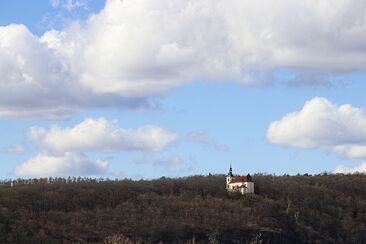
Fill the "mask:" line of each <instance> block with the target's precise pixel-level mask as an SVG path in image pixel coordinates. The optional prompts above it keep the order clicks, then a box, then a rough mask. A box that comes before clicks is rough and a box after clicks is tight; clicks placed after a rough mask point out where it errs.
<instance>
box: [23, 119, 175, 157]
mask: <svg viewBox="0 0 366 244" xmlns="http://www.w3.org/2000/svg"><path fill="white" fill-rule="evenodd" d="M27 138H28V139H29V140H30V141H32V142H33V143H34V144H35V145H37V146H38V147H39V148H41V149H44V150H48V151H53V152H60V151H61V152H64V151H114V152H116V151H133V150H138V151H160V150H163V149H165V148H167V147H168V146H170V145H172V144H173V143H175V142H176V141H177V140H178V135H177V134H175V133H173V132H170V131H168V130H165V129H163V128H161V127H157V126H153V125H146V126H142V127H139V128H137V129H124V128H120V127H119V126H118V124H117V122H116V121H108V120H106V119H104V118H99V119H85V120H84V121H83V122H81V123H80V124H77V125H75V126H74V127H72V128H61V127H59V126H57V125H54V126H51V127H50V128H48V129H46V128H43V127H38V126H34V127H32V128H31V129H30V130H29V131H28V133H27Z"/></svg>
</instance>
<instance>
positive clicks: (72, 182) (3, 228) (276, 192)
mask: <svg viewBox="0 0 366 244" xmlns="http://www.w3.org/2000/svg"><path fill="white" fill-rule="evenodd" d="M253 180H254V182H255V184H256V189H255V190H256V194H254V195H238V194H227V192H226V191H225V176H224V175H212V176H211V175H210V176H191V177H186V178H179V179H169V178H164V177H162V178H160V179H157V180H149V181H145V180H140V181H132V180H97V179H89V178H67V179H64V178H49V179H29V180H16V181H15V182H14V185H13V186H12V187H11V184H10V181H2V182H1V183H0V243H109V244H117V243H131V244H132V243H366V175H362V174H354V175H332V174H328V175H327V174H326V173H324V174H321V175H314V176H310V175H307V174H306V175H297V176H288V175H284V176H272V175H262V174H257V175H254V176H253Z"/></svg>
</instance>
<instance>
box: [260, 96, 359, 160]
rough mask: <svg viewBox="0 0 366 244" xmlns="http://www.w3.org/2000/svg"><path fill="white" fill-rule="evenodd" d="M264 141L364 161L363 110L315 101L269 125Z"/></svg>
mask: <svg viewBox="0 0 366 244" xmlns="http://www.w3.org/2000/svg"><path fill="white" fill-rule="evenodd" d="M267 138H268V140H269V142H271V143H273V144H278V145H285V146H293V147H300V148H323V149H329V150H331V151H333V152H336V153H339V154H341V155H344V156H346V157H348V158H357V157H365V156H366V110H365V109H362V108H355V107H353V106H352V105H350V104H344V105H335V104H333V103H331V102H330V101H328V100H327V99H325V98H321V97H317V98H314V99H312V100H310V101H307V102H306V103H305V105H304V106H303V108H302V109H301V110H300V111H298V112H293V113H290V114H288V115H286V116H285V117H283V118H282V119H280V120H278V121H274V122H272V123H271V124H270V126H269V128H268V131H267Z"/></svg>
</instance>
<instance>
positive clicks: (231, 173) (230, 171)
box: [227, 164, 234, 177]
mask: <svg viewBox="0 0 366 244" xmlns="http://www.w3.org/2000/svg"><path fill="white" fill-rule="evenodd" d="M227 176H230V177H233V176H234V175H233V169H232V168H231V164H230V168H229V173H228V174H227Z"/></svg>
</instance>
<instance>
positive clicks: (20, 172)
mask: <svg viewBox="0 0 366 244" xmlns="http://www.w3.org/2000/svg"><path fill="white" fill-rule="evenodd" d="M107 168H108V162H107V161H104V160H96V161H91V160H89V159H88V158H87V157H86V156H85V155H83V154H81V153H69V152H67V153H64V154H62V155H58V156H54V155H48V154H39V155H38V156H36V157H34V158H32V159H29V160H28V161H26V162H24V163H22V164H20V165H18V166H17V167H16V168H15V170H14V175H16V176H20V177H50V176H64V177H65V176H88V175H100V174H103V173H105V172H106V170H107Z"/></svg>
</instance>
